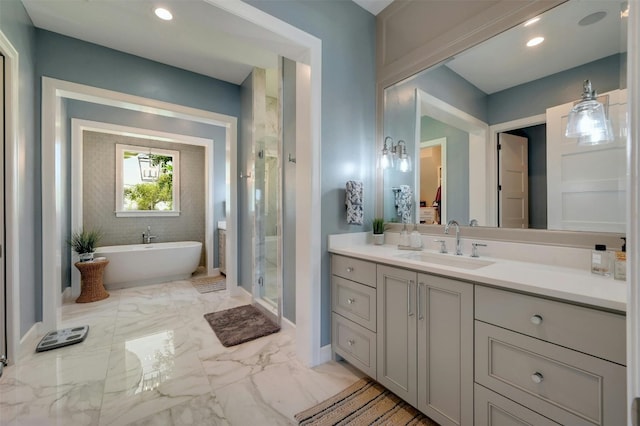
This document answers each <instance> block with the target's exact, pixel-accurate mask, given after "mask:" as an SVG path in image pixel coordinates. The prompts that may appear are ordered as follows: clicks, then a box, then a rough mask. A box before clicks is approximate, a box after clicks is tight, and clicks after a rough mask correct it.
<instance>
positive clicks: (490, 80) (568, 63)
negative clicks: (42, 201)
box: [0, 0, 625, 94]
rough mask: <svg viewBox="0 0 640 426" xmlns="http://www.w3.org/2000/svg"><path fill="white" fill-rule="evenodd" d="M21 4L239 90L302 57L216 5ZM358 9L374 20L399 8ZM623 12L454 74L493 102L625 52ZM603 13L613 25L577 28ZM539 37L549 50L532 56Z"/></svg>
mask: <svg viewBox="0 0 640 426" xmlns="http://www.w3.org/2000/svg"><path fill="white" fill-rule="evenodd" d="M0 1H1V0H0ZM22 1H23V3H24V5H25V8H26V10H27V12H28V14H29V16H30V17H31V19H32V21H33V24H34V25H35V26H36V27H39V28H43V29H46V30H49V31H53V32H56V33H60V34H63V35H66V36H70V37H74V38H77V39H80V40H85V41H88V42H91V43H95V44H98V45H102V46H105V47H108V48H112V49H115V50H119V51H123V52H126V53H130V54H132V55H136V56H140V57H143V58H147V59H151V60H154V61H157V62H161V63H164V64H168V65H172V66H175V67H178V68H183V69H186V70H189V71H192V72H195V73H199V74H203V75H206V76H209V77H213V78H217V79H220V80H223V81H228V82H231V83H234V84H241V83H242V82H243V81H244V79H245V78H246V77H247V76H248V75H249V73H250V72H251V70H252V69H253V68H254V67H261V68H275V67H276V66H277V57H278V55H283V56H287V57H290V58H298V57H300V56H301V55H302V50H301V48H300V47H299V46H297V45H295V44H294V43H292V42H291V41H290V40H288V39H285V38H283V37H280V36H278V35H277V34H275V33H272V32H270V31H268V30H266V29H264V28H263V27H261V26H259V25H256V24H253V23H251V22H248V21H245V20H243V19H241V18H238V17H237V16H235V15H232V14H230V13H228V12H226V11H224V10H222V9H220V8H218V7H216V6H214V5H213V4H211V3H210V0H189V1H185V0H163V2H162V4H163V6H166V7H168V8H169V9H170V10H171V11H172V13H173V15H174V19H173V20H172V21H169V22H165V21H161V20H159V19H158V18H157V17H156V16H155V15H154V14H153V10H154V7H155V6H156V4H157V2H156V0H135V1H132V0H22ZM325 1H332V0H325ZM353 1H354V2H356V3H357V4H358V5H360V6H361V7H363V8H365V9H367V10H368V11H369V12H371V13H372V14H374V15H376V14H378V13H379V12H380V11H381V10H382V9H384V8H385V7H386V6H387V5H389V4H390V3H391V2H392V0H353ZM620 10H621V2H620V1H612V0H588V1H585V0H571V1H568V2H567V3H564V4H562V5H560V6H558V7H556V8H555V9H553V10H552V11H551V12H547V13H546V14H543V15H541V17H542V19H541V20H540V21H539V22H538V23H536V24H534V25H531V26H529V27H524V26H523V25H518V26H517V27H514V28H512V29H510V30H509V31H506V32H504V33H502V34H499V35H498V36H496V37H493V38H492V39H490V40H488V41H487V42H485V43H482V44H480V45H478V46H476V47H474V48H472V49H469V50H467V51H465V52H463V53H461V54H460V55H457V56H456V57H455V58H452V59H451V60H449V61H448V62H447V66H448V67H449V68H451V69H452V70H453V71H455V72H456V73H458V74H459V75H461V76H462V77H463V78H465V79H466V80H468V81H469V82H471V83H472V84H474V85H475V86H476V87H478V88H479V89H480V90H482V91H484V92H485V93H487V94H491V93H495V92H497V91H500V90H504V89H506V88H509V87H512V86H515V85H518V84H522V83H526V82H528V81H532V80H535V79H538V78H541V77H544V76H546V75H550V74H553V73H556V72H559V71H563V70H566V69H569V68H573V67H575V66H577V65H581V64H584V63H586V62H591V61H593V60H596V59H600V58H603V57H605V56H609V55H611V54H613V53H616V52H620V51H623V50H624V46H625V43H624V42H622V40H621V30H620V19H619V17H620ZM597 11H605V12H606V13H607V15H606V17H605V18H604V19H602V20H601V21H599V22H596V23H594V24H592V25H588V26H579V25H578V21H580V19H582V18H583V17H585V16H587V15H589V14H590V13H593V12H597ZM569 30H570V31H569ZM536 35H542V36H544V37H545V42H544V43H542V44H541V45H539V46H536V47H534V48H526V47H525V46H524V44H525V43H526V41H527V40H529V39H530V38H531V37H533V36H536ZM132 40H133V41H134V42H132Z"/></svg>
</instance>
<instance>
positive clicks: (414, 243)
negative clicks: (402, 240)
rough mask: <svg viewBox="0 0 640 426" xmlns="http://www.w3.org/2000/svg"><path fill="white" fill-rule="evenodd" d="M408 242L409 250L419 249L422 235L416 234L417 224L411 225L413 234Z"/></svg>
mask: <svg viewBox="0 0 640 426" xmlns="http://www.w3.org/2000/svg"><path fill="white" fill-rule="evenodd" d="M409 241H410V242H411V248H421V247H422V235H420V232H418V224H417V223H414V224H413V232H411V235H410V236H409Z"/></svg>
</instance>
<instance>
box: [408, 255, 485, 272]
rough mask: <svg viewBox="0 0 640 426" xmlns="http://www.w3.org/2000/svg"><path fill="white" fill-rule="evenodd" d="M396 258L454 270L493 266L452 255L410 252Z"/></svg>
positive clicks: (480, 260)
mask: <svg viewBox="0 0 640 426" xmlns="http://www.w3.org/2000/svg"><path fill="white" fill-rule="evenodd" d="M397 256H398V257H403V258H405V259H410V260H416V261H418V262H425V263H431V264H433V265H444V266H453V267H454V268H461V269H480V268H484V267H485V266H489V265H493V264H494V262H491V261H489V260H482V259H476V258H471V257H462V256H456V255H453V254H438V253H425V252H411V253H402V254H398V255H397Z"/></svg>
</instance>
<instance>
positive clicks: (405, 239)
mask: <svg viewBox="0 0 640 426" xmlns="http://www.w3.org/2000/svg"><path fill="white" fill-rule="evenodd" d="M400 245H401V246H403V247H409V233H408V232H407V223H406V222H405V223H403V224H402V231H401V232H400Z"/></svg>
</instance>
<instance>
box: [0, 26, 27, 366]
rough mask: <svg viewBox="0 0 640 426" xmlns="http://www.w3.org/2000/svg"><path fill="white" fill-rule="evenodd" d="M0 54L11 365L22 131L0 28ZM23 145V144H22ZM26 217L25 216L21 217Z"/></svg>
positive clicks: (13, 71) (13, 70)
mask: <svg viewBox="0 0 640 426" xmlns="http://www.w3.org/2000/svg"><path fill="white" fill-rule="evenodd" d="M0 53H2V55H3V56H4V63H5V74H4V79H5V108H4V117H5V118H4V120H5V123H4V132H5V151H4V203H5V218H4V220H5V230H6V231H5V235H4V238H5V244H6V247H4V250H2V251H3V255H4V256H5V259H6V260H5V268H6V269H5V286H6V293H5V305H6V312H5V315H6V323H5V327H6V329H7V354H6V355H7V359H8V360H9V363H10V364H12V363H13V362H14V361H15V359H16V356H17V355H18V354H19V353H20V343H21V342H20V261H19V260H20V259H19V254H20V209H19V206H20V204H21V203H20V198H19V197H18V194H20V190H19V188H20V185H21V182H20V176H23V174H22V173H20V141H21V140H22V141H23V142H24V134H22V133H23V132H24V130H23V131H21V130H20V124H19V119H18V115H19V111H20V105H19V99H20V90H19V84H20V81H19V80H20V71H19V57H18V51H17V50H16V49H15V48H14V47H13V45H12V44H11V42H10V41H9V39H8V38H7V37H6V36H5V35H4V33H3V32H2V31H0ZM23 145H24V143H23ZM24 220H28V218H24Z"/></svg>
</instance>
